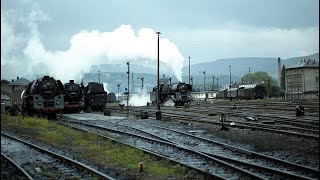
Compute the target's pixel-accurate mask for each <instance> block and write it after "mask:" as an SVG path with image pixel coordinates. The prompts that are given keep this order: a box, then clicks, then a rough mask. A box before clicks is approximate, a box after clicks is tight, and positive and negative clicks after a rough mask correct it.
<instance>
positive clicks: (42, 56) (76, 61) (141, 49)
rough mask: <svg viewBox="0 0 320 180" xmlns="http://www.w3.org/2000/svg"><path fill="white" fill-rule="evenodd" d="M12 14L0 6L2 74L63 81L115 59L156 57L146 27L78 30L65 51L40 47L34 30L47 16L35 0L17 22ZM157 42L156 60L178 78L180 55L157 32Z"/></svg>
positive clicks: (154, 39) (153, 41) (151, 34)
mask: <svg viewBox="0 0 320 180" xmlns="http://www.w3.org/2000/svg"><path fill="white" fill-rule="evenodd" d="M13 16H15V17H16V16H17V15H16V14H15V13H14V11H13V10H12V11H4V10H2V9H1V43H2V46H1V52H3V53H1V70H2V71H1V76H2V77H3V78H14V77H15V76H27V75H30V74H33V75H34V74H48V75H51V76H54V77H55V78H57V79H60V80H61V81H62V82H68V81H69V80H70V79H75V80H79V79H81V73H82V72H88V71H89V69H90V67H91V66H92V65H98V64H106V63H108V64H121V63H124V61H126V60H129V61H130V62H131V63H133V64H143V63H152V62H154V64H156V63H155V62H157V53H158V52H157V40H158V39H157V34H156V32H155V31H154V30H152V29H149V28H142V29H140V30H139V31H138V32H137V34H136V33H135V31H134V30H133V29H132V27H131V25H121V26H120V27H118V28H117V29H115V30H114V31H112V32H100V31H99V30H92V31H85V30H84V31H81V32H80V33H78V34H75V35H74V36H72V37H71V39H70V48H69V49H68V50H66V51H50V50H48V49H46V48H45V47H44V45H43V42H42V40H41V33H40V32H39V30H38V24H39V22H40V21H46V20H48V19H49V18H48V16H47V15H46V14H45V13H44V12H43V11H42V10H41V9H40V7H39V6H38V5H37V4H36V3H35V4H34V5H33V6H32V10H31V12H30V13H29V15H28V16H26V17H27V18H21V17H16V19H20V20H21V21H17V22H15V21H11V17H13ZM23 30H25V31H23ZM57 31H58V28H57ZM159 42H160V61H161V63H163V64H165V65H166V66H165V67H166V68H169V71H170V72H173V73H174V75H175V76H176V77H177V79H178V80H180V81H181V76H182V67H183V64H184V57H183V56H182V55H181V53H180V52H179V50H178V48H177V47H176V45H175V44H174V43H172V42H171V41H169V40H168V39H165V38H161V37H160V41H159ZM140 59H143V61H141V60H140ZM139 60H140V61H141V62H139ZM155 68H156V67H155Z"/></svg>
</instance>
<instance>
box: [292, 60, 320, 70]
mask: <svg viewBox="0 0 320 180" xmlns="http://www.w3.org/2000/svg"><path fill="white" fill-rule="evenodd" d="M303 67H305V68H307V67H308V68H310V67H311V68H317V67H318V68H319V61H316V60H315V59H303V60H301V61H300V62H299V63H298V64H296V65H294V66H291V67H288V68H286V69H294V68H303Z"/></svg>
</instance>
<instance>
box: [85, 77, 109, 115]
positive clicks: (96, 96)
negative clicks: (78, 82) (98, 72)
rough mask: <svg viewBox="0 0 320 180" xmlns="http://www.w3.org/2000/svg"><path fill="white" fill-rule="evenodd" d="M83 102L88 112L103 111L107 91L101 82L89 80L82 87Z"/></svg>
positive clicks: (106, 99) (106, 100)
mask: <svg viewBox="0 0 320 180" xmlns="http://www.w3.org/2000/svg"><path fill="white" fill-rule="evenodd" d="M84 102H85V107H86V109H87V111H88V112H90V111H91V110H97V111H103V109H104V108H105V105H106V103H107V102H108V93H107V92H105V91H104V88H103V84H99V83H97V82H89V83H88V85H87V86H86V87H85V88H84Z"/></svg>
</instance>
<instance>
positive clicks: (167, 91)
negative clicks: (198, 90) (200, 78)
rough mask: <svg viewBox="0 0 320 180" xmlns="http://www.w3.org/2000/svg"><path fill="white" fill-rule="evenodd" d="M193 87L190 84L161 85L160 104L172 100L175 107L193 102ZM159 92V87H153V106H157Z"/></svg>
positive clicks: (151, 98) (151, 94)
mask: <svg viewBox="0 0 320 180" xmlns="http://www.w3.org/2000/svg"><path fill="white" fill-rule="evenodd" d="M191 91H192V86H191V85H190V84H187V83H184V82H179V83H166V82H164V83H162V84H160V90H159V92H160V99H159V104H164V103H165V102H166V101H169V100H172V101H173V103H174V105H175V106H182V105H184V104H185V103H189V102H190V101H192V97H191ZM157 96H158V92H157V86H155V87H153V90H152V92H151V93H150V100H151V102H152V104H156V100H157Z"/></svg>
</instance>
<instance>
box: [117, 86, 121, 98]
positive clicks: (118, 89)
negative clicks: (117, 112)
mask: <svg viewBox="0 0 320 180" xmlns="http://www.w3.org/2000/svg"><path fill="white" fill-rule="evenodd" d="M120 85H121V83H118V84H117V86H118V101H119V96H120V94H119V89H120Z"/></svg>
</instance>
